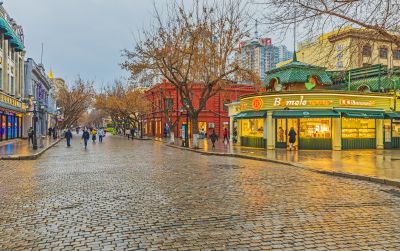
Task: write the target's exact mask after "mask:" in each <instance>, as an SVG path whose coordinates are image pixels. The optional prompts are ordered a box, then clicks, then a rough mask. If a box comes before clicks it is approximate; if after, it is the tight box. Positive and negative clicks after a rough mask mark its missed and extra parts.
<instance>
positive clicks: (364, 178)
mask: <svg viewBox="0 0 400 251" xmlns="http://www.w3.org/2000/svg"><path fill="white" fill-rule="evenodd" d="M167 146H168V147H172V148H176V149H181V150H186V151H191V152H196V153H200V154H202V155H209V156H223V157H233V158H241V159H249V160H256V161H266V162H271V163H276V164H282V165H287V166H292V167H296V168H301V169H303V170H307V171H311V172H314V173H319V174H324V175H331V176H336V177H342V178H346V179H355V180H361V181H368V182H372V183H375V184H385V185H388V186H394V187H398V188H400V180H394V179H383V178H378V177H373V176H367V175H361V174H354V173H346V172H337V171H330V170H324V169H316V168H312V167H309V166H305V165H302V164H298V163H292V162H287V161H282V160H273V159H268V158H263V157H255V156H247V155H243V154H238V153H218V152H205V151H201V150H196V149H192V148H186V147H181V146H176V145H169V144H167Z"/></svg>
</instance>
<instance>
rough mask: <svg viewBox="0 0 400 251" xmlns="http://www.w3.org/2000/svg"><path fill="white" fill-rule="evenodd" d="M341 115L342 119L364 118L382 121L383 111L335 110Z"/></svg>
mask: <svg viewBox="0 0 400 251" xmlns="http://www.w3.org/2000/svg"><path fill="white" fill-rule="evenodd" d="M335 111H337V112H341V113H342V117H346V118H364V119H383V118H384V117H385V111H383V110H372V109H371V110H368V109H362V110H361V109H335Z"/></svg>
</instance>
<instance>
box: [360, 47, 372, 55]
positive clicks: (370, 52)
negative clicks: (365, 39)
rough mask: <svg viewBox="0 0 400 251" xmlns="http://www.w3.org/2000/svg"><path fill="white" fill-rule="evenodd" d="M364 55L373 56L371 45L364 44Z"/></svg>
mask: <svg viewBox="0 0 400 251" xmlns="http://www.w3.org/2000/svg"><path fill="white" fill-rule="evenodd" d="M362 55H363V56H364V57H371V55H372V48H371V46H369V45H364V46H363V49H362Z"/></svg>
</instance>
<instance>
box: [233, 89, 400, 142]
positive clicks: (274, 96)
mask: <svg viewBox="0 0 400 251" xmlns="http://www.w3.org/2000/svg"><path fill="white" fill-rule="evenodd" d="M235 106H236V108H235V109H230V116H232V118H233V119H234V120H235V121H236V122H237V127H238V128H236V129H237V132H238V136H239V137H238V139H239V141H238V144H240V145H242V146H250V147H257V148H268V149H275V148H287V147H288V145H289V142H288V140H289V137H288V133H289V131H290V129H291V128H293V129H294V130H295V132H296V134H297V135H296V143H295V146H296V148H297V149H312V150H323V149H325V150H345V149H383V148H399V147H400V113H397V112H395V110H396V107H395V106H396V104H395V97H394V96H392V95H385V94H362V93H349V92H334V91H331V92H328V91H323V90H321V91H313V92H307V91H296V92H285V93H283V92H282V93H266V94H264V95H251V96H250V95H249V96H244V97H242V98H241V99H240V102H238V103H236V104H235Z"/></svg>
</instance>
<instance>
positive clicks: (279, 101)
mask: <svg viewBox="0 0 400 251" xmlns="http://www.w3.org/2000/svg"><path fill="white" fill-rule="evenodd" d="M332 103H333V101H332V100H306V99H305V98H304V96H300V98H299V99H297V100H296V99H284V98H281V97H277V98H275V99H274V106H282V107H291V106H328V105H331V104H332Z"/></svg>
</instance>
